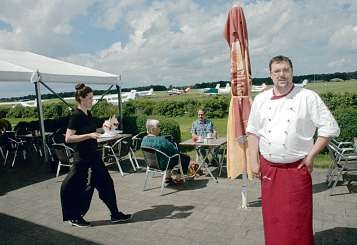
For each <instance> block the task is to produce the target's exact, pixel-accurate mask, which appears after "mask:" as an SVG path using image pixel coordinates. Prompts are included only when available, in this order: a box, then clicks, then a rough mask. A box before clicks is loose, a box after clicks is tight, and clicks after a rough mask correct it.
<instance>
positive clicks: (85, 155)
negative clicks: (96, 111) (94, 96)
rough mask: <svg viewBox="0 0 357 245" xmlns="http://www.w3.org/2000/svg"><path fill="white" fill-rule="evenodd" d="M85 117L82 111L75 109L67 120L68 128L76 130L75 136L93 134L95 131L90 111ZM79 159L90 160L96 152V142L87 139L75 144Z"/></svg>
mask: <svg viewBox="0 0 357 245" xmlns="http://www.w3.org/2000/svg"><path fill="white" fill-rule="evenodd" d="M87 113H88V115H86V114H85V113H84V112H83V111H82V110H80V109H78V108H76V109H75V110H74V111H73V113H72V117H71V118H70V119H69V122H68V128H69V129H72V130H76V135H82V134H88V133H93V132H95V131H96V123H95V121H94V120H93V117H92V114H91V113H90V111H87ZM76 148H77V150H78V152H79V157H80V158H81V159H90V158H91V156H92V154H95V153H96V152H97V140H96V139H88V140H84V141H81V142H79V143H77V144H76Z"/></svg>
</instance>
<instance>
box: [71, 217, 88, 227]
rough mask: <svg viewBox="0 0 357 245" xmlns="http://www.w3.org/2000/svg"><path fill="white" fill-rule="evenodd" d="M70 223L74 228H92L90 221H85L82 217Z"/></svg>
mask: <svg viewBox="0 0 357 245" xmlns="http://www.w3.org/2000/svg"><path fill="white" fill-rule="evenodd" d="M69 223H70V224H71V225H72V226H76V227H89V226H90V223H89V222H88V221H86V220H85V219H83V218H82V217H80V218H79V219H74V220H70V221H69Z"/></svg>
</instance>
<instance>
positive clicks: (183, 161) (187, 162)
mask: <svg viewBox="0 0 357 245" xmlns="http://www.w3.org/2000/svg"><path fill="white" fill-rule="evenodd" d="M180 158H181V165H182V170H183V173H184V174H187V171H188V165H190V156H188V155H186V154H183V153H180ZM177 164H178V157H175V158H173V159H172V160H171V162H170V165H169V166H168V169H173V168H174V167H175V166H176V165H177Z"/></svg>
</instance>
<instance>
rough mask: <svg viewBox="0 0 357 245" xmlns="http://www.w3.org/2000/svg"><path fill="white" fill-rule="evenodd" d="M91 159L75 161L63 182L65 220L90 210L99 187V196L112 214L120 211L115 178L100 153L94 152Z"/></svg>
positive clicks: (62, 196)
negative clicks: (111, 175) (95, 190)
mask: <svg viewBox="0 0 357 245" xmlns="http://www.w3.org/2000/svg"><path fill="white" fill-rule="evenodd" d="M89 159H90V160H87V159H80V160H79V161H78V162H77V163H75V164H74V165H73V167H72V168H71V171H70V172H69V173H68V175H67V176H66V178H65V179H64V181H63V182H62V185H61V193H60V195H61V205H62V214H63V221H66V220H74V219H78V218H80V217H81V216H84V215H85V214H86V213H87V212H88V210H89V206H90V203H91V201H92V196H93V191H94V189H97V191H98V194H99V198H100V199H101V200H102V201H103V202H104V203H105V205H106V206H107V207H108V208H109V210H110V212H111V214H112V215H115V214H117V213H118V212H119V211H118V207H117V201H116V195H115V189H114V183H113V179H112V178H111V177H110V175H109V172H108V170H107V168H106V167H105V165H104V163H103V161H102V159H101V158H100V155H99V154H93V156H91V157H90V158H89ZM89 168H90V169H91V173H90V175H89V173H88V170H89Z"/></svg>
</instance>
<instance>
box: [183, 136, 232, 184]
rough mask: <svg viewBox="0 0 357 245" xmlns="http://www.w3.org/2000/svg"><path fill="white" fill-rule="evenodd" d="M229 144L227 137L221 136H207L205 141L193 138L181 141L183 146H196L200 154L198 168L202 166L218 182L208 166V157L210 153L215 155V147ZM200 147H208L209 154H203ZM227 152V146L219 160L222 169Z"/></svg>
mask: <svg viewBox="0 0 357 245" xmlns="http://www.w3.org/2000/svg"><path fill="white" fill-rule="evenodd" d="M226 144H227V138H225V137H219V138H217V139H211V138H209V139H208V138H206V139H204V140H203V141H193V140H192V139H188V140H185V141H183V142H181V143H180V145H181V146H194V147H196V152H197V156H198V165H199V167H198V169H197V171H198V170H200V169H201V168H203V169H205V170H206V171H207V172H208V174H209V175H210V176H211V177H212V178H213V179H214V180H215V181H216V182H217V183H218V179H217V178H216V177H214V176H213V174H212V172H211V170H210V169H209V167H208V164H207V162H206V159H207V158H208V156H209V154H211V155H212V156H214V149H215V148H223V146H225V145H226ZM200 148H206V149H207V150H208V152H207V154H202V152H201V151H200V150H199V149H200ZM225 154H226V148H225V147H224V148H223V153H222V157H221V158H220V159H217V160H218V165H219V167H220V169H221V168H222V165H223V159H224V155H225Z"/></svg>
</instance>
